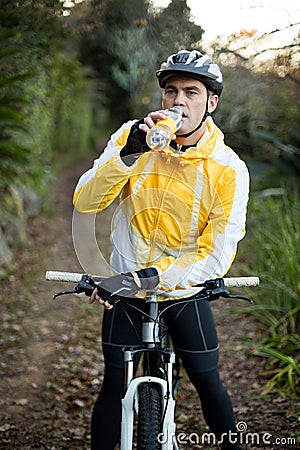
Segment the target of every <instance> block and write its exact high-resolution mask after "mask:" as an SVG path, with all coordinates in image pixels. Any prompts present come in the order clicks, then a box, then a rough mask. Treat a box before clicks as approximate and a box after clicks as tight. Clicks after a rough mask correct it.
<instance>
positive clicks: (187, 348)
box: [74, 50, 249, 450]
mask: <svg viewBox="0 0 300 450" xmlns="http://www.w3.org/2000/svg"><path fill="white" fill-rule="evenodd" d="M156 76H157V78H158V82H159V85H160V87H161V88H162V89H163V94H162V108H163V109H161V110H159V111H153V112H150V113H149V114H148V115H147V117H145V118H143V119H142V120H139V121H137V120H132V121H129V122H127V123H125V124H124V125H122V126H121V127H120V128H119V129H118V130H117V131H116V132H115V133H114V134H113V135H112V136H111V139H110V140H109V142H108V144H107V147H106V148H105V150H104V152H103V154H102V155H101V156H100V158H99V159H97V160H96V161H95V163H94V166H93V168H91V169H90V170H88V171H87V172H86V173H85V174H83V175H82V177H81V178H80V180H79V182H78V184H77V187H76V190H75V193H74V205H75V208H76V209H77V210H78V211H79V212H82V213H89V214H94V213H97V212H98V211H102V210H103V209H104V208H106V207H107V206H108V205H110V204H111V202H112V201H113V200H114V199H115V198H116V197H118V196H120V200H121V201H120V204H119V206H118V208H117V211H116V213H115V216H114V221H113V226H112V233H111V242H112V245H113V250H112V254H111V260H110V265H111V267H112V270H113V272H114V274H115V275H114V276H112V277H111V278H108V279H107V280H105V281H104V282H103V283H101V285H100V286H99V288H98V289H97V290H95V291H94V293H93V295H92V297H91V300H90V301H91V302H93V301H95V300H97V301H99V303H100V304H102V305H103V306H104V308H105V311H104V319H103V329H102V342H103V352H104V358H105V374H104V381H103V386H102V389H101V392H100V395H99V397H98V399H97V401H96V404H95V407H94V411H93V417H92V449H93V450H100V449H101V450H113V449H114V447H115V444H116V442H117V441H118V438H119V434H120V421H121V398H122V396H123V380H124V362H123V354H122V348H123V347H124V346H132V347H133V346H135V345H137V346H138V345H139V344H140V340H139V336H137V334H136V331H134V329H133V327H132V323H130V321H129V320H128V317H127V315H128V314H132V312H131V311H132V308H131V309H128V311H126V306H124V304H123V303H122V307H120V305H119V304H116V306H114V307H112V305H111V304H110V302H109V300H110V298H111V296H112V295H114V293H116V292H117V293H118V294H121V295H123V296H125V297H127V301H128V302H133V303H141V302H143V300H142V299H140V298H133V297H134V295H135V294H136V293H137V292H138V290H139V289H141V288H142V289H155V290H156V291H157V293H158V295H159V300H161V301H160V308H161V309H164V308H166V307H167V306H168V305H169V304H170V303H172V302H176V299H182V298H193V296H194V295H195V293H196V292H197V290H198V289H199V288H196V287H195V285H197V284H199V283H201V282H203V281H205V280H207V279H214V278H218V277H222V276H224V274H225V273H226V272H227V271H228V270H229V268H230V266H231V264H232V261H233V259H234V256H235V253H236V249H237V243H238V241H239V240H240V239H242V237H243V236H244V234H245V218H246V206H247V201H248V188H249V177H248V171H247V168H246V166H245V164H244V162H242V161H241V160H240V159H239V157H238V156H237V155H236V153H234V152H233V151H232V150H231V149H230V148H228V147H227V146H226V145H225V143H224V137H223V134H222V132H221V131H220V130H219V128H218V127H217V126H216V125H215V123H214V121H213V119H212V117H211V113H213V111H214V110H215V109H216V107H217V104H218V99H219V96H220V95H221V92H222V89H223V82H222V74H221V71H220V68H219V66H218V65H217V64H215V63H214V62H213V61H212V60H211V59H210V58H209V57H207V56H205V55H202V54H201V53H200V52H198V51H195V50H194V51H191V52H190V51H187V50H182V51H180V52H178V53H177V54H174V55H171V56H169V58H168V59H167V61H166V62H164V63H163V64H162V66H161V68H160V70H158V71H157V72H156ZM176 105H177V106H180V107H181V108H182V110H183V118H182V125H181V127H180V129H179V130H178V131H177V132H176V135H174V136H173V140H172V142H171V144H170V146H169V147H168V148H166V149H165V150H162V151H155V150H150V148H149V147H148V146H147V144H146V134H147V132H148V131H149V129H151V128H152V127H153V126H154V125H155V124H156V122H157V121H158V120H159V119H164V118H166V117H168V112H167V110H168V109H169V108H171V107H172V106H176ZM179 312H180V314H179ZM164 317H165V321H166V323H167V324H168V325H169V331H170V335H171V337H172V341H173V345H174V347H175V349H176V351H177V353H178V355H179V356H180V358H181V360H182V363H183V365H184V367H185V369H186V372H187V374H188V376H189V378H190V380H191V382H192V383H193V385H194V386H195V388H196V390H197V392H198V394H199V397H200V401H201V405H202V410H203V414H204V417H205V420H206V422H207V424H208V426H209V428H210V430H211V431H212V432H213V433H215V435H216V437H217V438H218V439H221V437H222V436H223V439H222V441H223V442H222V443H220V446H221V449H223V450H224V449H239V446H238V445H237V444H235V443H234V442H230V441H231V439H230V438H229V435H230V433H231V435H232V433H234V432H235V430H236V429H235V421H234V416H233V410H232V405H231V401H230V398H229V396H228V394H227V391H226V389H225V387H224V386H223V384H222V383H221V381H220V378H219V373H218V352H219V347H218V339H217V333H216V329H215V324H214V319H213V316H212V312H211V310H210V305H209V303H208V302H206V301H202V302H197V303H193V302H191V303H189V304H188V306H187V307H185V308H183V309H182V308H180V307H179V306H178V307H177V306H175V307H174V308H169V309H168V310H167V311H166V313H165V316H164ZM132 322H134V324H135V328H136V329H139V327H140V326H141V317H140V316H139V315H138V314H137V315H136V316H135V315H134V316H133V318H132Z"/></svg>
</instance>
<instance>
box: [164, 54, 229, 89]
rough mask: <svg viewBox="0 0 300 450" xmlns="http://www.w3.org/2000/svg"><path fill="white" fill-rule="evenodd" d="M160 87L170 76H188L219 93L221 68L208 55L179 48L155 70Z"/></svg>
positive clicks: (221, 81) (221, 79) (221, 87)
mask: <svg viewBox="0 0 300 450" xmlns="http://www.w3.org/2000/svg"><path fill="white" fill-rule="evenodd" d="M156 76H157V78H158V82H159V85H160V87H162V88H164V87H165V85H166V83H167V81H168V79H169V78H171V77H184V76H186V77H190V78H195V79H196V80H199V81H201V82H202V83H203V84H204V85H205V86H206V87H207V88H208V89H209V90H211V91H213V92H214V93H216V94H217V95H221V92H222V89H223V77H222V73H221V70H220V68H219V66H218V65H217V64H215V63H214V62H213V61H212V60H211V59H210V57H209V56H205V55H203V54H202V53H200V52H199V51H198V50H192V51H188V50H180V51H179V52H178V53H174V54H173V55H170V56H169V57H168V59H167V61H166V62H163V63H162V65H161V67H160V69H159V70H158V71H157V72H156Z"/></svg>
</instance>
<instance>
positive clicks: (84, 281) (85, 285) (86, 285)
mask: <svg viewBox="0 0 300 450" xmlns="http://www.w3.org/2000/svg"><path fill="white" fill-rule="evenodd" d="M95 287H96V284H95V282H94V280H93V278H92V277H90V276H89V275H82V277H81V280H80V281H79V283H78V284H77V285H76V286H75V288H74V289H68V290H64V291H60V292H57V293H56V294H54V295H53V297H52V298H53V300H55V299H56V298H57V297H60V296H61V295H66V294H81V293H83V292H84V293H85V295H87V296H88V297H90V296H91V295H92V293H93V291H94V289H95Z"/></svg>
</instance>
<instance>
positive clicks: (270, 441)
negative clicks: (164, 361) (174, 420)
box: [157, 421, 297, 448]
mask: <svg viewBox="0 0 300 450" xmlns="http://www.w3.org/2000/svg"><path fill="white" fill-rule="evenodd" d="M236 428H237V431H231V430H229V432H228V433H223V434H222V436H221V438H220V439H217V438H216V436H215V435H214V434H213V433H202V434H201V435H199V434H198V433H189V434H187V433H178V434H176V435H172V436H169V435H168V432H166V433H160V434H159V435H158V437H157V439H158V442H159V443H160V444H166V443H167V442H174V439H175V440H176V441H177V444H178V445H189V446H191V445H201V444H202V445H204V444H207V445H220V444H222V443H223V442H228V443H230V444H239V445H264V446H265V445H278V446H280V445H290V446H295V445H296V443H297V442H296V437H277V436H273V435H272V434H271V433H266V432H265V433H257V432H249V431H247V429H248V426H247V423H246V422H243V421H241V422H238V423H237V426H236ZM292 448H294V447H292Z"/></svg>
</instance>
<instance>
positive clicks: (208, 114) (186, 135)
mask: <svg viewBox="0 0 300 450" xmlns="http://www.w3.org/2000/svg"><path fill="white" fill-rule="evenodd" d="M206 92H207V100H206V111H205V113H204V115H203V117H202V120H201V122H200V123H199V125H198V126H197V127H196V128H195V129H194V130H192V131H189V132H188V133H185V134H178V133H176V136H178V137H181V138H187V137H189V136H191V135H192V134H194V133H195V132H196V131H198V130H199V128H200V127H201V126H202V124H203V122H204V121H205V120H206V119H207V117H208V116H210V112H208V99H209V92H208V89H206Z"/></svg>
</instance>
